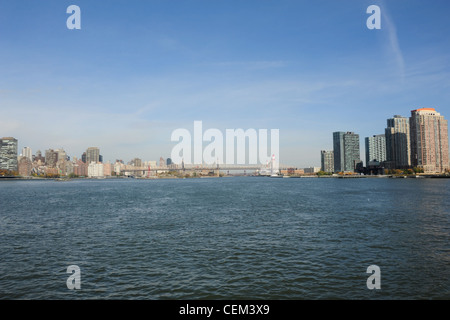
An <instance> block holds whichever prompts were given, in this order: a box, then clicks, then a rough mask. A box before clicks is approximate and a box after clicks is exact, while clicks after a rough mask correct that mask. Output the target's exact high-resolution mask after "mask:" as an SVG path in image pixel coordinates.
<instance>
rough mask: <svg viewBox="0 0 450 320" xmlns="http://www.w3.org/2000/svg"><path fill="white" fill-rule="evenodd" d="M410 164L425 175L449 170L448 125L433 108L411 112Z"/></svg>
mask: <svg viewBox="0 0 450 320" xmlns="http://www.w3.org/2000/svg"><path fill="white" fill-rule="evenodd" d="M409 120H410V131H411V163H412V165H413V166H414V167H419V168H422V169H423V170H424V172H425V173H440V172H444V171H445V170H448V169H449V156H448V123H447V120H445V119H444V116H441V114H440V113H439V112H436V110H435V109H434V108H421V109H416V110H412V111H411V117H410V118H409Z"/></svg>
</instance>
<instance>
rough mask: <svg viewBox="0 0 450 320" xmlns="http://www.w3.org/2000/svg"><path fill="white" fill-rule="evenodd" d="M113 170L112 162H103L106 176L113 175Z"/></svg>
mask: <svg viewBox="0 0 450 320" xmlns="http://www.w3.org/2000/svg"><path fill="white" fill-rule="evenodd" d="M112 170H113V166H112V164H111V162H109V161H108V162H107V163H104V164H103V174H104V175H105V177H106V176H108V177H109V176H111V174H112Z"/></svg>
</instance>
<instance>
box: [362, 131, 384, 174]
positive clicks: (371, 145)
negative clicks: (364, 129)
mask: <svg viewBox="0 0 450 320" xmlns="http://www.w3.org/2000/svg"><path fill="white" fill-rule="evenodd" d="M365 142H366V166H369V162H379V163H382V162H384V161H386V138H385V136H384V134H377V135H374V136H372V137H366V139H365Z"/></svg>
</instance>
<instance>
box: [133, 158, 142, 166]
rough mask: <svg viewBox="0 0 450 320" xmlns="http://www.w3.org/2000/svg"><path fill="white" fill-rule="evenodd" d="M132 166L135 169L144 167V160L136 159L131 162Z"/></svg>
mask: <svg viewBox="0 0 450 320" xmlns="http://www.w3.org/2000/svg"><path fill="white" fill-rule="evenodd" d="M131 165H132V166H135V167H142V160H141V159H139V158H134V159H133V160H131Z"/></svg>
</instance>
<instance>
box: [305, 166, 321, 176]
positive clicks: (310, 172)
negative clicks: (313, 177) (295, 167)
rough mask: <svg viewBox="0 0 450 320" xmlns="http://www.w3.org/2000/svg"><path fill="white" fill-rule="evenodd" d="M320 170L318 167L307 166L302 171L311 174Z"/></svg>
mask: <svg viewBox="0 0 450 320" xmlns="http://www.w3.org/2000/svg"><path fill="white" fill-rule="evenodd" d="M319 171H320V167H309V168H304V169H303V172H304V173H305V174H312V173H317V172H319Z"/></svg>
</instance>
